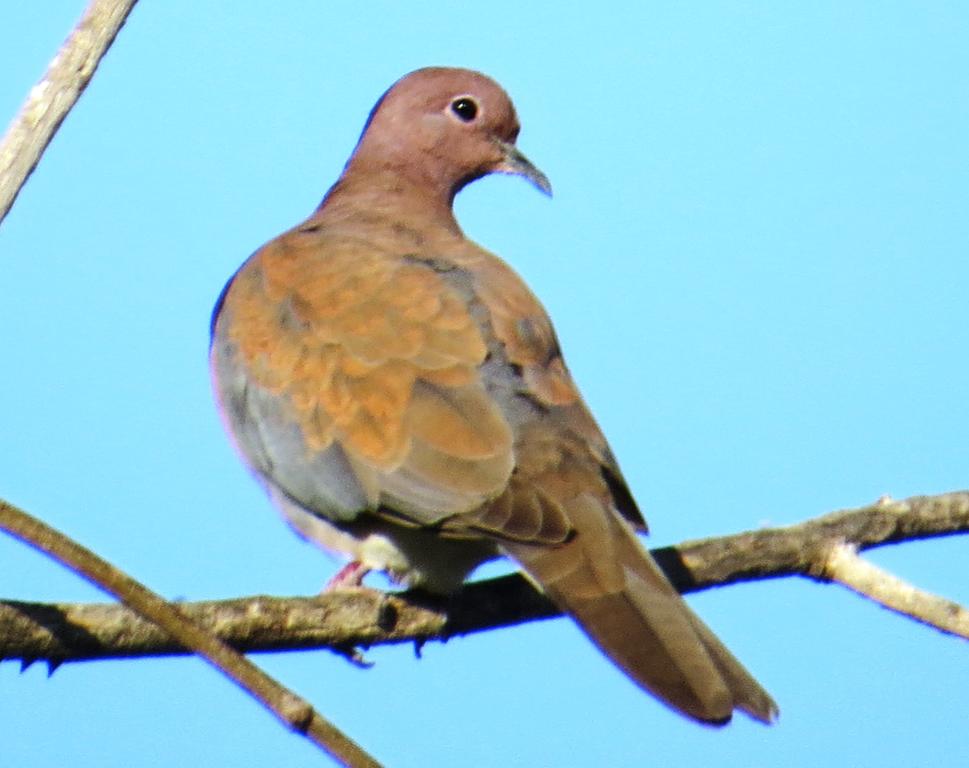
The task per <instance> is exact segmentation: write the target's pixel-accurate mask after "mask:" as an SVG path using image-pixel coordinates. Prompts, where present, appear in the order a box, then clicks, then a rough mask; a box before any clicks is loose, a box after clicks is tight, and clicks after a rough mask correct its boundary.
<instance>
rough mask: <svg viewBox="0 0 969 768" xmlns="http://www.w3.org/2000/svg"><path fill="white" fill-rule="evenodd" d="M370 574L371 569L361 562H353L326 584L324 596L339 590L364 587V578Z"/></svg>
mask: <svg viewBox="0 0 969 768" xmlns="http://www.w3.org/2000/svg"><path fill="white" fill-rule="evenodd" d="M368 573H370V569H369V568H368V567H367V566H365V565H364V564H363V563H361V562H360V561H359V560H351V561H350V562H349V563H347V564H346V565H344V566H343V567H342V568H341V569H340V570H339V571H337V572H336V574H334V576H333V578H332V579H330V580H329V581H328V582H326V586H325V587H323V591H322V594H326V593H327V592H333V591H335V590H338V589H355V588H358V587H362V586H363V579H364V577H365V576H366V575H367V574H368Z"/></svg>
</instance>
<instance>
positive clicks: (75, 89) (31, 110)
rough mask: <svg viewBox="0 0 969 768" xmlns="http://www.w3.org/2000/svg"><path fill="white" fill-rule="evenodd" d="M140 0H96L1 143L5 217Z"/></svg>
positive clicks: (0, 205)
mask: <svg viewBox="0 0 969 768" xmlns="http://www.w3.org/2000/svg"><path fill="white" fill-rule="evenodd" d="M135 2H137V0H92V2H91V4H90V5H89V6H88V7H87V10H86V11H85V12H84V16H82V17H81V20H80V21H79V22H78V23H77V26H76V27H75V28H74V30H73V31H72V32H71V34H70V35H69V36H68V38H67V40H65V41H64V44H63V45H62V46H61V49H60V50H59V51H58V52H57V55H56V56H54V58H53V59H52V60H51V63H50V66H49V67H48V68H47V72H46V74H45V75H44V77H43V78H42V79H41V80H40V82H38V83H37V85H35V86H34V87H33V88H32V89H31V91H30V94H29V95H28V96H27V101H25V102H24V105H23V106H22V107H21V108H20V113H19V114H18V115H17V117H16V118H14V120H13V122H12V123H11V124H10V127H9V128H8V129H7V133H6V135H5V136H4V137H3V141H2V142H0V222H2V221H3V220H4V218H5V217H6V215H7V213H8V212H9V211H10V208H11V206H12V205H13V203H14V200H16V199H17V195H18V194H20V190H21V189H22V188H23V186H24V184H25V183H26V182H27V179H28V178H29V177H30V174H31V173H33V171H34V168H36V167H37V163H38V162H40V158H41V155H43V154H44V150H45V149H47V145H48V144H50V142H51V139H53V138H54V134H55V133H57V129H58V128H59V127H60V125H61V123H62V122H63V121H64V118H65V117H67V113H68V112H70V111H71V109H72V108H73V106H74V104H75V103H76V102H77V100H78V99H79V98H80V97H81V94H82V93H83V92H84V89H85V88H87V84H88V83H89V82H90V81H91V78H92V77H94V73H95V71H96V70H97V68H98V64H100V63H101V59H102V58H104V55H105V54H106V53H107V52H108V48H110V47H111V43H113V42H114V38H115V37H116V36H117V34H118V32H119V31H120V30H121V27H122V25H123V24H124V23H125V20H126V19H127V18H128V14H129V13H131V9H132V8H134V5H135Z"/></svg>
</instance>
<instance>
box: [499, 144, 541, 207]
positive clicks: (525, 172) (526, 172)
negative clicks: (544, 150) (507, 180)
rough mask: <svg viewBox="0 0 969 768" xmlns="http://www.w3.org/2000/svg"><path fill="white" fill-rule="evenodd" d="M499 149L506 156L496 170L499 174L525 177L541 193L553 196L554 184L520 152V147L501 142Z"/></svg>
mask: <svg viewBox="0 0 969 768" xmlns="http://www.w3.org/2000/svg"><path fill="white" fill-rule="evenodd" d="M498 148H499V149H500V150H501V153H502V155H504V160H502V161H501V162H500V163H499V164H498V166H497V167H496V168H495V170H496V171H498V172H499V173H512V174H514V175H516V176H524V177H525V178H526V179H528V180H529V181H530V182H531V183H532V184H534V185H535V186H536V187H537V188H538V189H539V190H540V191H542V192H544V193H545V194H546V195H548V196H549V197H551V196H552V184H551V182H549V180H548V177H547V176H546V175H545V174H544V173H542V172H541V171H540V170H538V168H536V167H535V166H534V165H532V161H531V160H529V159H528V158H527V157H525V156H524V155H523V154H522V153H521V152H519V151H518V147H516V146H515V145H514V144H511V143H509V142H506V141H499V142H498Z"/></svg>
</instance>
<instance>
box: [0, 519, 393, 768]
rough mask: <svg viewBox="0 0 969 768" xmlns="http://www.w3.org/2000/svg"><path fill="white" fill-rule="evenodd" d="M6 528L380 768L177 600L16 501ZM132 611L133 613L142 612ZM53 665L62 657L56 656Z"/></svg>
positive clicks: (334, 749) (364, 767) (307, 732)
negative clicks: (70, 537)
mask: <svg viewBox="0 0 969 768" xmlns="http://www.w3.org/2000/svg"><path fill="white" fill-rule="evenodd" d="M0 528H2V529H3V530H5V531H6V532H7V533H9V534H10V535H12V536H14V537H16V538H18V539H20V540H21V541H23V542H24V543H26V544H29V545H30V546H32V547H34V548H35V549H37V550H39V551H40V552H43V553H44V554H46V555H49V556H51V557H53V558H54V559H56V560H58V561H59V562H60V563H62V564H63V565H66V566H67V567H69V568H70V569H71V570H73V571H74V572H75V573H77V574H78V575H79V576H82V577H84V578H85V579H87V580H88V581H90V582H91V583H92V584H94V585H95V586H96V587H99V588H101V589H103V590H104V591H106V592H108V593H109V594H111V595H114V596H115V597H117V598H118V599H119V600H122V601H124V603H125V604H126V605H127V606H128V607H129V608H130V609H131V610H132V611H137V614H140V615H141V616H143V617H144V620H147V621H148V622H151V626H153V627H157V628H160V629H161V630H162V631H163V633H164V634H165V635H167V636H169V637H171V638H177V641H178V643H179V645H181V646H182V647H183V648H185V649H187V652H191V653H196V654H198V655H199V656H201V657H202V658H203V659H205V660H206V661H208V662H209V663H210V664H211V665H212V666H214V667H215V668H216V669H218V670H219V671H220V672H222V673H223V674H224V675H226V677H228V678H229V679H230V680H232V681H233V682H234V683H236V685H238V686H239V687H240V688H242V689H243V690H244V691H246V692H247V693H248V694H249V695H250V696H252V697H253V698H254V699H256V700H257V701H259V702H260V703H261V704H262V705H263V706H264V707H265V708H266V709H268V710H269V711H270V712H272V713H273V714H275V715H276V717H277V718H279V720H281V721H282V722H283V724H284V725H286V726H288V727H289V728H290V729H292V730H294V731H296V732H297V733H301V734H303V735H304V736H306V737H307V738H308V739H309V740H310V741H312V742H313V743H314V744H316V745H317V746H318V747H320V748H321V749H322V750H324V751H325V752H326V753H328V754H329V755H330V756H331V757H333V758H334V759H336V760H338V761H339V762H340V764H341V765H345V766H350V768H374V767H376V768H379V763H377V761H376V760H374V759H373V758H372V757H370V755H368V754H367V753H366V752H364V751H363V750H362V749H361V748H360V747H359V746H358V745H357V744H356V743H355V742H353V741H352V740H351V739H350V738H349V737H348V736H346V735H345V734H344V733H343V732H342V731H340V730H339V729H338V728H337V727H336V726H334V725H332V724H331V723H330V722H329V721H328V720H326V719H325V718H323V717H322V716H321V715H320V714H319V713H318V712H316V711H315V710H314V709H313V707H312V706H311V705H310V704H309V703H308V702H307V701H305V700H304V699H301V698H300V697H299V696H297V695H296V694H295V693H293V692H292V691H290V690H289V689H288V688H286V687H284V686H283V685H281V684H280V683H278V682H276V681H275V680H274V679H273V678H272V677H270V676H269V675H267V674H266V673H265V672H263V671H262V670H261V669H259V667H257V666H256V665H255V664H253V663H252V662H251V661H249V660H248V659H247V658H246V657H245V656H242V655H241V654H240V653H238V652H237V651H235V650H233V649H232V648H231V647H229V646H228V645H226V644H225V642H224V641H222V640H219V639H217V638H216V637H215V635H213V634H212V633H211V632H210V631H208V630H206V629H204V628H202V627H200V626H199V625H198V624H197V623H196V622H195V621H194V620H192V619H191V618H190V617H188V616H186V614H185V613H184V612H183V611H182V610H181V609H180V608H179V607H178V606H177V605H175V604H174V603H170V602H168V601H166V600H165V599H163V598H162V597H160V596H158V595H156V594H155V593H154V592H152V591H151V590H149V589H148V588H147V587H145V586H144V585H142V584H140V583H139V582H137V581H135V580H134V579H132V578H131V577H130V576H128V575H127V574H125V573H123V572H122V571H120V570H118V569H117V568H115V567H114V566H112V565H111V564H110V563H108V562H107V561H105V560H103V559H101V558H100V557H98V556H97V555H95V554H94V553H93V552H91V551H90V550H89V549H87V548H85V547H83V546H81V545H80V544H77V543H76V542H74V541H72V540H71V539H69V538H67V537H66V536H64V535H63V534H62V533H60V532H58V531H56V530H54V529H53V528H51V527H49V526H48V525H46V524H44V523H42V522H41V521H40V520H37V519H36V518H33V517H31V516H30V515H28V514H27V513H26V512H24V511H22V510H20V509H17V508H16V507H14V506H13V505H11V504H8V503H6V502H4V501H0ZM137 614H132V615H137ZM49 663H50V664H51V667H50V668H51V669H53V668H54V667H55V666H56V661H54V660H51V661H50V662H49Z"/></svg>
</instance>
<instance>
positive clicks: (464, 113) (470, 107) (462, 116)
mask: <svg viewBox="0 0 969 768" xmlns="http://www.w3.org/2000/svg"><path fill="white" fill-rule="evenodd" d="M451 111H452V112H453V113H454V114H455V115H457V116H458V119H459V120H461V121H463V122H465V123H470V122H471V121H472V120H474V119H475V118H476V117H477V116H478V104H477V102H475V100H474V99H472V98H470V97H469V96H461V97H459V98H457V99H455V100H454V101H452V102H451Z"/></svg>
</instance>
